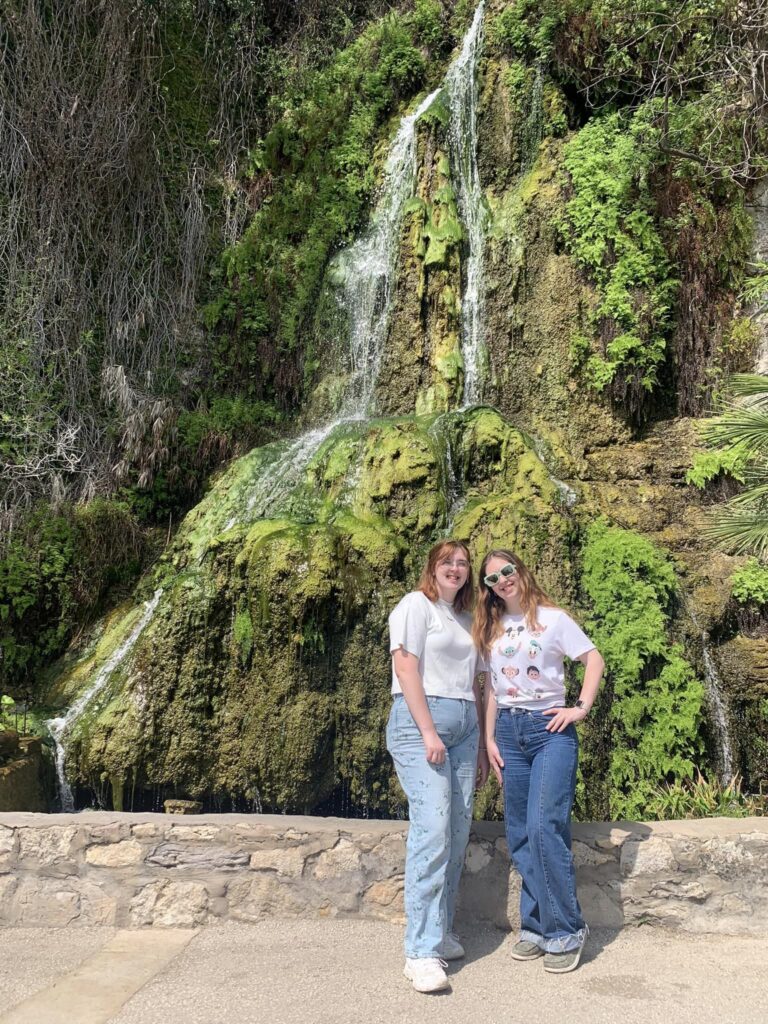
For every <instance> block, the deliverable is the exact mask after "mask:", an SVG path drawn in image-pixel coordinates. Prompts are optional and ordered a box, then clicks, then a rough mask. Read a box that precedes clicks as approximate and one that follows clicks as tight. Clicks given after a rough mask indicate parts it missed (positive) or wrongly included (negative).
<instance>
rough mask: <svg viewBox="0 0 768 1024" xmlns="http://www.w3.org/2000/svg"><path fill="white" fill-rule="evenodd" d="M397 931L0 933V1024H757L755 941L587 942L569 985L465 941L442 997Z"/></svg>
mask: <svg viewBox="0 0 768 1024" xmlns="http://www.w3.org/2000/svg"><path fill="white" fill-rule="evenodd" d="M401 939H402V932H401V929H399V928H396V927H393V926H391V925H388V924H383V923H376V922H370V921H355V920H348V921H340V920H320V921H318V920H300V921H296V920H292V921H277V920H269V921H264V922H261V923H260V924H255V925H238V924H232V923H228V924H224V925H222V926H220V927H219V926H210V927H208V928H204V929H202V930H200V931H198V932H194V931H182V930H173V929H168V930H160V929H154V930H145V931H116V930H115V929H109V928H94V929H85V928H77V929H60V930H54V929H34V930H33V929H13V928H12V929H5V930H2V931H0V1024H32V1022H34V1024H107V1022H109V1024H222V1022H224V1021H236V1022H238V1024H251V1022H252V1024H299V1022H301V1024H411V1022H413V1024H430V1022H432V1021H434V1022H435V1024H475V1022H477V1024H506V1022H515V1024H516V1022H518V1021H519V1022H520V1024H552V1022H553V1021H561V1020H562V1021H567V1024H603V1022H605V1024H609V1022H610V1024H618V1022H622V1024H623V1022H626V1024H634V1022H638V1024H640V1022H642V1024H763V1022H765V1021H766V1020H768V983H766V968H765V965H766V963H768V939H762V938H761V939H750V938H735V937H731V936H719V935H707V936H684V935H680V934H675V933H672V932H666V931H660V930H658V929H651V928H639V929H629V928H627V929H624V930H623V931H621V932H619V933H614V932H608V931H599V932H597V933H593V934H592V935H591V936H590V940H589V947H588V953H587V954H586V956H585V960H584V962H583V964H582V966H581V967H580V968H579V970H578V971H576V972H575V973H573V974H567V975H562V976H553V975H548V974H545V973H544V971H543V970H542V965H541V961H534V962H532V963H523V964H520V963H516V962H515V961H513V960H511V959H510V957H509V956H508V955H507V949H508V943H509V941H510V940H509V936H507V935H505V934H504V933H502V932H499V931H495V930H487V931H475V932H473V933H471V934H469V935H467V936H465V945H466V947H467V953H468V956H467V959H466V961H464V962H461V963H457V964H454V965H451V968H450V974H451V981H452V984H453V991H452V992H451V993H448V994H441V995H434V996H423V995H419V994H418V993H416V992H414V991H413V990H412V989H411V988H410V986H409V984H408V983H407V982H406V981H405V979H404V978H403V977H402V974H401V970H402V960H401Z"/></svg>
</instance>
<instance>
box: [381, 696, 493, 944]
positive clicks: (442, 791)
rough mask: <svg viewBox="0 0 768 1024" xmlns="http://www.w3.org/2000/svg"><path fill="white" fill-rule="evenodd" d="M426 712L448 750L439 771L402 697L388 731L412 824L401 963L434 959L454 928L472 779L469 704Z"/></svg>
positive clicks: (450, 703) (431, 701)
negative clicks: (403, 948) (404, 956)
mask: <svg viewBox="0 0 768 1024" xmlns="http://www.w3.org/2000/svg"><path fill="white" fill-rule="evenodd" d="M427 704H428V706H429V710H430V714H431V715H432V720H433V722H434V723H435V729H436V730H437V734H438V736H439V737H440V739H441V740H442V741H443V743H444V744H445V747H446V757H445V763H444V764H440V765H436V764H430V763H429V762H428V761H427V758H426V753H425V750H424V741H423V740H422V738H421V733H420V732H419V730H418V727H417V725H416V723H415V722H414V720H413V717H412V716H411V713H410V711H409V710H408V705H407V704H406V703H405V698H404V697H402V696H400V695H398V696H396V697H395V700H394V703H393V704H392V711H391V712H390V716H389V722H388V723H387V750H388V751H389V752H390V754H391V755H392V760H393V761H394V762H395V769H396V771H397V777H398V779H399V780H400V785H401V786H402V787H403V791H404V792H405V795H406V796H407V797H408V817H409V819H410V822H411V827H410V828H409V829H408V844H407V850H406V857H405V913H406V918H407V923H406V928H405V955H406V956H407V957H430V956H439V954H440V947H441V946H442V943H443V939H444V937H445V935H446V933H447V932H449V931H451V930H452V928H453V917H454V914H455V911H456V899H457V896H458V892H459V880H460V878H461V870H462V868H463V867H464V853H465V852H466V849H467V841H468V840H469V829H470V825H471V824H472V799H473V795H474V791H475V774H476V771H477V747H478V737H479V728H478V724H477V709H476V707H475V703H474V701H471V700H459V699H456V698H453V697H427Z"/></svg>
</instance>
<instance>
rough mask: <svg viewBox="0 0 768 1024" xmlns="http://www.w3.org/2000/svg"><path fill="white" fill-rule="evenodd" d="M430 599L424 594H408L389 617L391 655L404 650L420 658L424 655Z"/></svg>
mask: <svg viewBox="0 0 768 1024" xmlns="http://www.w3.org/2000/svg"><path fill="white" fill-rule="evenodd" d="M428 600H429V598H426V597H424V595H423V594H419V593H413V594H406V595H405V597H404V598H403V599H402V601H401V602H400V603H399V604H398V605H397V606H396V607H395V608H394V609H393V611H392V613H391V614H390V616H389V650H390V653H392V652H393V651H398V650H400V648H402V649H403V650H404V651H407V652H408V653H409V654H413V655H415V656H416V657H417V658H420V657H421V656H422V654H423V653H424V645H425V643H426V640H427V629H428V627H429V609H428V608H427V605H426V602H427V601H428Z"/></svg>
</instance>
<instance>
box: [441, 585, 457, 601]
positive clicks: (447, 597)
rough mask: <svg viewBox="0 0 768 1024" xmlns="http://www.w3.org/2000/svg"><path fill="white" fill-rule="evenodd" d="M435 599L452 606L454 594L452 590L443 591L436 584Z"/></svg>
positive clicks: (454, 598)
mask: <svg viewBox="0 0 768 1024" xmlns="http://www.w3.org/2000/svg"><path fill="white" fill-rule="evenodd" d="M437 598H438V600H439V601H445V603H446V604H450V605H452V604H453V602H454V601H455V600H456V592H455V591H454V590H451V591H448V592H447V591H444V590H443V589H442V587H441V586H440V584H439V583H438V584H437Z"/></svg>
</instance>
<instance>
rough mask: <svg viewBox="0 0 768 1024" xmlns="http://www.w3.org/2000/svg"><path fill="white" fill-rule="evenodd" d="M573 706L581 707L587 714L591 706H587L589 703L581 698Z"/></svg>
mask: <svg viewBox="0 0 768 1024" xmlns="http://www.w3.org/2000/svg"><path fill="white" fill-rule="evenodd" d="M573 706H574V707H575V708H581V710H582V711H586V712H587V714H589V708H588V707H587V705H586V704H585V703H584V701H583V700H581V699H579V700H577V701H576V703H575V704H574V705H573Z"/></svg>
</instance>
